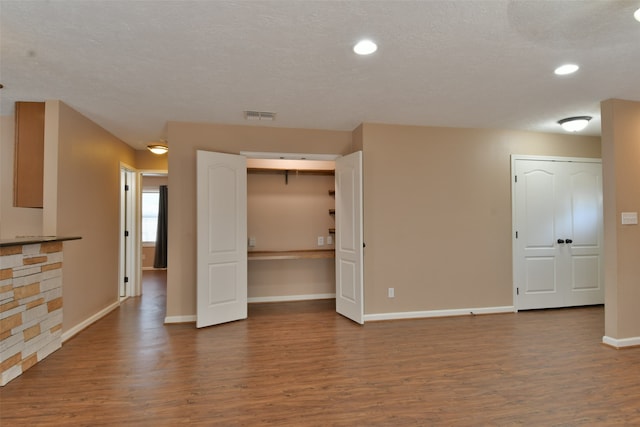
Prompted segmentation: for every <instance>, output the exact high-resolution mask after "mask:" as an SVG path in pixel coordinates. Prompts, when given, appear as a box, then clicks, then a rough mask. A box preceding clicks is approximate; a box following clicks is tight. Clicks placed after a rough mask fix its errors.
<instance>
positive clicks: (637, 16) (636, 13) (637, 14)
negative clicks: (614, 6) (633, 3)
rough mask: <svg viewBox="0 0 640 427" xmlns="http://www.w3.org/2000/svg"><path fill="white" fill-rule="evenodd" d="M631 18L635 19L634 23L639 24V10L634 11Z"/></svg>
mask: <svg viewBox="0 0 640 427" xmlns="http://www.w3.org/2000/svg"><path fill="white" fill-rule="evenodd" d="M633 17H634V18H636V21H638V22H640V9H638V10H636V11H635V13H634V14H633Z"/></svg>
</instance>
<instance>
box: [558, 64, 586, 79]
mask: <svg viewBox="0 0 640 427" xmlns="http://www.w3.org/2000/svg"><path fill="white" fill-rule="evenodd" d="M579 69H580V67H579V66H577V65H576V64H564V65H561V66H559V67H558V68H556V69H555V71H554V73H555V74H557V75H559V76H566V75H567V74H573V73H575V72H576V71H578V70H579Z"/></svg>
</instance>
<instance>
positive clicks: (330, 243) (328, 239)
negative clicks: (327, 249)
mask: <svg viewBox="0 0 640 427" xmlns="http://www.w3.org/2000/svg"><path fill="white" fill-rule="evenodd" d="M327 245H333V237H331V236H327Z"/></svg>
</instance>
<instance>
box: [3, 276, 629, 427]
mask: <svg viewBox="0 0 640 427" xmlns="http://www.w3.org/2000/svg"><path fill="white" fill-rule="evenodd" d="M164 307H165V279H164V274H162V273H160V274H158V273H153V274H148V273H147V272H145V285H144V296H143V297H141V298H133V299H129V300H127V301H126V302H124V303H123V304H122V306H121V308H119V309H118V310H116V311H114V312H112V313H111V314H109V315H108V316H106V317H105V318H103V319H101V320H100V321H98V322H97V323H95V324H94V325H92V326H91V327H89V328H88V329H86V330H85V331H83V332H81V333H80V334H79V335H77V336H76V337H74V338H73V339H71V340H69V341H68V342H66V343H65V344H64V345H63V347H62V349H60V350H58V351H57V352H55V353H54V354H52V355H51V356H50V357H49V358H47V359H46V360H44V361H43V362H41V363H40V364H38V365H36V366H34V367H33V368H31V369H30V370H28V371H27V372H26V373H25V374H24V375H22V376H21V377H19V378H17V379H15V380H13V381H12V382H10V383H9V384H8V385H7V386H5V387H3V388H1V389H0V426H2V427H9V426H27V425H28V426H38V425H50V426H66V425H69V426H101V425H108V426H137V425H141V426H175V425H201V426H258V425H273V426H490V425H493V426H519V425H523V426H581V425H585V426H608V425H614V426H638V425H640V348H634V349H627V350H614V349H612V348H609V347H607V346H604V345H602V344H601V339H602V335H603V329H604V327H603V324H604V320H603V309H602V307H587V308H577V309H563V310H545V311H533V312H521V313H517V314H503V315H486V316H474V317H471V316H469V317H457V318H436V319H421V320H403V321H389V322H371V323H367V324H366V325H364V326H359V325H356V324H354V323H352V322H350V321H348V320H346V319H344V318H342V317H341V316H339V315H337V314H336V313H335V312H334V302H333V301H331V300H325V301H308V302H295V303H271V304H252V305H250V309H249V319H248V320H246V321H239V322H233V323H230V324H226V325H221V326H217V327H211V328H206V329H203V330H196V329H195V327H194V325H193V324H181V325H166V326H165V325H163V319H164Z"/></svg>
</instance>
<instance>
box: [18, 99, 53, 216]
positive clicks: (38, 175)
mask: <svg viewBox="0 0 640 427" xmlns="http://www.w3.org/2000/svg"><path fill="white" fill-rule="evenodd" d="M44 107H45V103H44V102H16V130H15V133H16V136H15V139H16V144H15V150H16V151H15V168H14V175H15V176H14V180H13V182H14V191H13V198H14V200H13V204H14V206H16V207H21V208H41V207H42V205H43V203H42V201H43V198H42V196H43V186H44V182H43V177H44Z"/></svg>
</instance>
